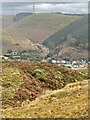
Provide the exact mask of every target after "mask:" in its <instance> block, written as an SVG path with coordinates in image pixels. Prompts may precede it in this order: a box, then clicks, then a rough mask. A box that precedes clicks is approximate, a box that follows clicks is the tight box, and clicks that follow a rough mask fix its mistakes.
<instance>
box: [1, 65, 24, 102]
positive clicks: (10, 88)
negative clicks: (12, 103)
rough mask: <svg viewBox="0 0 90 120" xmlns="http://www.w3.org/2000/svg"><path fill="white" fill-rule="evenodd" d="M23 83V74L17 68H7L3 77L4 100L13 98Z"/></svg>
mask: <svg viewBox="0 0 90 120" xmlns="http://www.w3.org/2000/svg"><path fill="white" fill-rule="evenodd" d="M22 83H23V79H22V74H21V73H20V71H19V70H18V69H17V68H12V67H5V68H4V69H3V76H2V86H3V88H2V99H5V100H7V99H9V98H12V97H13V96H14V94H15V92H16V91H17V90H18V89H19V88H20V86H21V84H22Z"/></svg>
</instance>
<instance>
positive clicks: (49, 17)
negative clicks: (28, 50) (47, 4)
mask: <svg viewBox="0 0 90 120" xmlns="http://www.w3.org/2000/svg"><path fill="white" fill-rule="evenodd" d="M80 18H81V16H70V15H61V14H54V13H50V14H49V13H41V14H34V15H32V16H28V17H25V18H23V19H22V20H20V21H18V22H16V23H15V24H13V25H12V26H10V27H8V29H7V30H11V31H13V32H16V33H17V34H19V35H21V36H24V37H26V38H28V39H31V40H32V41H34V42H37V43H42V42H43V41H44V40H45V39H46V38H47V37H49V36H50V35H52V34H53V33H55V32H56V31H57V30H59V29H61V28H63V27H65V26H67V25H68V24H70V23H72V22H73V21H75V20H77V19H80Z"/></svg>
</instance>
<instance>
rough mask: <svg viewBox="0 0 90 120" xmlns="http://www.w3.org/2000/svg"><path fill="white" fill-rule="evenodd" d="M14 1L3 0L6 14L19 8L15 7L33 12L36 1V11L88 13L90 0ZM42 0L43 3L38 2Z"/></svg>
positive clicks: (3, 9)
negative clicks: (74, 0)
mask: <svg viewBox="0 0 90 120" xmlns="http://www.w3.org/2000/svg"><path fill="white" fill-rule="evenodd" d="M12 1H13V2H10V0H2V11H3V13H4V14H5V13H6V14H8V13H10V14H12V13H13V12H14V13H15V12H17V10H16V11H15V9H25V10H27V11H30V12H32V5H33V3H35V12H62V13H74V14H85V13H88V0H78V2H75V3H71V2H70V0H67V1H69V2H67V3H66V2H65V0H63V1H64V2H63V3H62V2H59V1H60V0H28V1H29V2H26V1H25V0H18V1H20V2H16V0H12ZM41 1H42V2H43V3H38V2H41ZM49 1H52V2H53V3H46V2H49ZM61 1H62V0H61ZM76 1H77V0H76ZM79 1H82V2H79ZM57 2H59V3H57ZM10 8H13V9H14V11H11V10H10ZM0 11H1V10H0ZM21 11H22V10H21ZM23 11H24V10H23Z"/></svg>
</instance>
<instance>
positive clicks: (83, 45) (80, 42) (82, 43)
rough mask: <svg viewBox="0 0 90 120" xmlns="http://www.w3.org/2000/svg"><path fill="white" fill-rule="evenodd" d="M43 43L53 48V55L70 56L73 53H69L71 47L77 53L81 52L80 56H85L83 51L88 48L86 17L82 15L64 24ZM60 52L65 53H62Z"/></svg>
mask: <svg viewBox="0 0 90 120" xmlns="http://www.w3.org/2000/svg"><path fill="white" fill-rule="evenodd" d="M43 44H44V45H45V46H47V47H48V48H50V49H51V50H53V53H52V54H53V55H55V54H59V56H70V55H71V54H72V53H74V52H72V53H69V52H70V48H72V50H73V49H75V50H74V51H76V54H77V55H78V53H80V52H81V53H83V54H82V55H81V57H85V53H86V51H87V50H88V17H87V16H84V17H82V18H81V19H79V20H76V21H74V22H72V23H71V24H69V25H67V26H65V27H64V28H62V29H60V30H59V31H57V32H56V33H54V34H53V35H52V36H50V37H49V38H47V39H46V40H45V41H44V42H43ZM65 49H67V50H65ZM78 50H79V52H78ZM85 50H86V51H85ZM59 52H60V53H59ZM62 53H63V54H66V55H62ZM71 57H72V55H71ZM75 57H76V56H75ZM78 57H79V55H78Z"/></svg>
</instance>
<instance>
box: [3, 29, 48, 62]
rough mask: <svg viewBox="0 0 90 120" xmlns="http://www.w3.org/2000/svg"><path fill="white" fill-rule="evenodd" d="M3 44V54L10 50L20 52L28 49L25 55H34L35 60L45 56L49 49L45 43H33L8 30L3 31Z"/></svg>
mask: <svg viewBox="0 0 90 120" xmlns="http://www.w3.org/2000/svg"><path fill="white" fill-rule="evenodd" d="M2 46H3V47H2V53H3V54H6V53H7V52H8V51H13V52H15V51H16V52H17V53H18V54H19V53H21V52H23V51H27V53H23V54H25V55H23V56H28V57H32V59H33V60H34V59H35V58H37V57H38V58H41V57H45V56H46V55H47V54H48V51H49V50H48V48H46V47H44V46H43V45H40V44H37V43H33V42H31V40H29V39H27V38H24V37H22V36H20V35H17V34H15V33H13V32H12V31H11V32H10V31H6V30H3V31H2ZM21 57H22V56H21Z"/></svg>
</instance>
